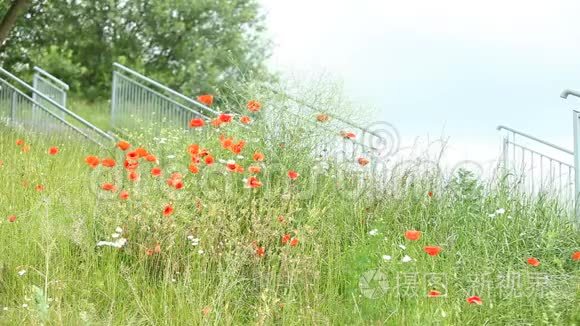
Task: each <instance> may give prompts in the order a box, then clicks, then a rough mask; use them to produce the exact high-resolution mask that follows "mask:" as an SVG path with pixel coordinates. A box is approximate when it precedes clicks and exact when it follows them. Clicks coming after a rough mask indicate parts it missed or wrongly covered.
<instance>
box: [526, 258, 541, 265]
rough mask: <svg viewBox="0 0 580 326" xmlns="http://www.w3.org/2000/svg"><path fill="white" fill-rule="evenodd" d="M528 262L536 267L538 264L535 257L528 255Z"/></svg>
mask: <svg viewBox="0 0 580 326" xmlns="http://www.w3.org/2000/svg"><path fill="white" fill-rule="evenodd" d="M528 264H529V265H532V266H534V267H538V266H540V261H539V260H538V259H537V258H534V257H530V258H528Z"/></svg>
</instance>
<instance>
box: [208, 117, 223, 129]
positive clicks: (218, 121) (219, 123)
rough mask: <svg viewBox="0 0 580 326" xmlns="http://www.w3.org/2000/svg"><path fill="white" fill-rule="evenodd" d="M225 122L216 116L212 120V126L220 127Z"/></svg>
mask: <svg viewBox="0 0 580 326" xmlns="http://www.w3.org/2000/svg"><path fill="white" fill-rule="evenodd" d="M222 123H223V122H221V120H220V119H218V118H215V119H213V120H212V121H211V126H212V127H214V128H219V127H220V126H221V125H222Z"/></svg>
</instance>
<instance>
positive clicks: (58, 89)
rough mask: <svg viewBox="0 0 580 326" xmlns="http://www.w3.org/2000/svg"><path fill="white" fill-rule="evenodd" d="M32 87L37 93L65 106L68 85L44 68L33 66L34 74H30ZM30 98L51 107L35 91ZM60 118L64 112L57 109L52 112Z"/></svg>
mask: <svg viewBox="0 0 580 326" xmlns="http://www.w3.org/2000/svg"><path fill="white" fill-rule="evenodd" d="M32 87H33V88H34V89H35V90H37V91H38V92H39V93H42V94H44V95H46V96H47V97H48V98H50V99H52V100H53V101H55V102H56V103H58V104H60V105H61V106H63V107H66V99H67V92H68V90H69V86H68V85H67V84H66V83H65V82H63V81H61V80H60V79H58V78H56V77H55V76H53V75H51V74H49V73H48V72H46V71H45V70H43V69H41V68H39V67H34V75H33V76H32ZM32 99H33V100H34V101H35V102H38V103H40V104H42V105H43V106H44V107H48V108H50V107H52V105H51V104H50V103H49V102H47V101H45V100H44V99H43V98H42V97H41V96H38V94H37V93H36V92H34V93H33V94H32ZM53 113H55V114H56V115H58V116H60V117H61V118H62V117H64V113H62V112H61V111H59V110H56V112H53Z"/></svg>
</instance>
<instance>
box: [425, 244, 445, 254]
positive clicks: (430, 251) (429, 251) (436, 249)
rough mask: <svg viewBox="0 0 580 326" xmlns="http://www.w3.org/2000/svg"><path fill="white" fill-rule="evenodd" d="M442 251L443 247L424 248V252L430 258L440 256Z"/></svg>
mask: <svg viewBox="0 0 580 326" xmlns="http://www.w3.org/2000/svg"><path fill="white" fill-rule="evenodd" d="M441 250H443V249H441V247H439V246H426V247H425V248H423V251H425V252H426V253H427V255H429V256H437V255H439V253H440V252H441Z"/></svg>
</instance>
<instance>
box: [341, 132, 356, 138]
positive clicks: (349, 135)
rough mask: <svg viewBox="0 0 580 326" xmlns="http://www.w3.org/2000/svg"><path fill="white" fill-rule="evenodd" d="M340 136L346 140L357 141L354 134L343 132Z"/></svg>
mask: <svg viewBox="0 0 580 326" xmlns="http://www.w3.org/2000/svg"><path fill="white" fill-rule="evenodd" d="M340 135H341V136H342V137H343V138H344V139H355V138H356V135H355V134H354V133H353V132H347V131H341V132H340Z"/></svg>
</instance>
